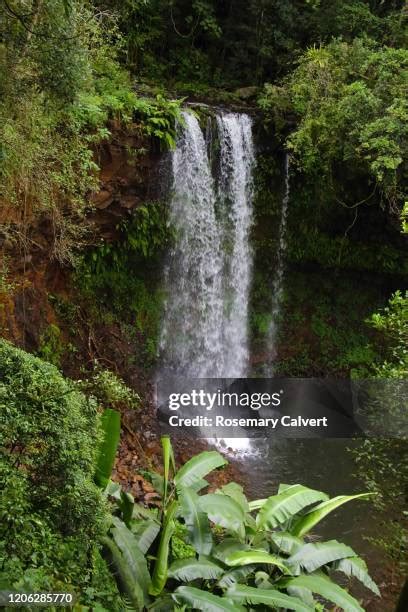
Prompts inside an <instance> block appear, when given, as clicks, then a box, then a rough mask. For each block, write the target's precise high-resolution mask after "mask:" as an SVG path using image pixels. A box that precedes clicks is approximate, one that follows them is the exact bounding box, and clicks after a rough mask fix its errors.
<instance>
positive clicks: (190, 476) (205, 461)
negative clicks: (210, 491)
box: [174, 451, 228, 488]
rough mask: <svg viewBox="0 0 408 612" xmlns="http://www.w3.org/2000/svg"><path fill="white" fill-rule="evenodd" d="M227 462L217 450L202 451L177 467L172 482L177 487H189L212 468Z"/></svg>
mask: <svg viewBox="0 0 408 612" xmlns="http://www.w3.org/2000/svg"><path fill="white" fill-rule="evenodd" d="M227 463H228V461H227V460H226V459H224V457H223V456H222V455H221V454H220V453H218V452H217V451H204V452H202V453H200V454H199V455H195V456H194V457H192V458H191V459H189V460H188V461H187V463H185V464H184V465H183V467H181V468H180V469H179V471H178V472H177V474H176V475H175V476H174V482H175V484H176V486H177V488H179V487H190V486H191V485H193V484H194V483H195V482H197V481H198V480H201V479H202V478H204V476H206V475H207V474H209V472H211V471H212V470H215V469H217V468H219V467H221V466H223V465H226V464H227Z"/></svg>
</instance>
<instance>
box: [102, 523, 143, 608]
mask: <svg viewBox="0 0 408 612" xmlns="http://www.w3.org/2000/svg"><path fill="white" fill-rule="evenodd" d="M112 523H113V525H114V527H113V529H112V530H111V532H112V537H113V539H114V541H115V544H116V545H117V547H118V548H119V550H120V551H121V553H122V555H123V559H124V560H125V562H126V564H127V566H128V568H129V571H130V572H131V575H132V578H133V580H134V581H135V582H137V583H138V584H139V586H140V588H141V589H142V592H143V595H144V599H145V601H147V599H148V590H149V586H150V575H149V571H148V569H147V561H146V558H145V556H144V554H143V553H142V551H141V550H140V548H139V547H138V545H137V542H136V538H135V536H134V535H133V533H132V532H131V531H130V530H129V529H128V528H127V527H126V525H125V524H124V523H123V522H122V521H121V520H119V519H118V518H117V517H113V519H112Z"/></svg>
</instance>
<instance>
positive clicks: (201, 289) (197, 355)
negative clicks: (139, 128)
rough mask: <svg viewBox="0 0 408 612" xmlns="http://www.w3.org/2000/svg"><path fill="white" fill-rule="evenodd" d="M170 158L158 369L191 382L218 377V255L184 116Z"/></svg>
mask: <svg viewBox="0 0 408 612" xmlns="http://www.w3.org/2000/svg"><path fill="white" fill-rule="evenodd" d="M183 121H184V126H183V128H180V129H179V135H178V139H177V146H176V149H175V151H174V152H173V153H172V175H173V185H172V197H171V202H170V213H169V214H170V225H171V227H172V229H173V231H174V233H175V240H174V246H173V248H172V250H171V252H170V254H169V258H168V265H167V266H166V269H165V289H166V294H167V300H166V303H165V312H164V320H163V325H162V331H161V351H162V355H163V366H164V368H166V369H169V370H172V371H173V372H176V373H177V374H182V375H185V376H191V377H211V376H217V373H218V372H220V371H221V368H222V362H223V346H222V320H223V296H222V252H221V244H220V233H219V228H218V223H217V219H216V215H215V203H216V198H215V186H214V181H213V178H212V176H211V171H210V167H209V163H208V157H207V149H206V143H205V140H204V137H203V134H202V131H201V128H200V125H199V123H198V121H197V119H196V117H195V116H194V115H193V114H192V113H188V112H184V113H183Z"/></svg>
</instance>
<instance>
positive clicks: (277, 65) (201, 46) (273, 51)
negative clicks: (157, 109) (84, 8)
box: [103, 0, 405, 96]
mask: <svg viewBox="0 0 408 612" xmlns="http://www.w3.org/2000/svg"><path fill="white" fill-rule="evenodd" d="M103 5H104V6H105V7H107V8H109V9H111V8H113V9H116V11H117V14H118V24H119V28H120V30H121V32H122V34H123V41H124V46H123V48H122V56H123V60H124V61H126V62H127V64H128V65H129V66H130V68H131V69H132V71H133V72H134V73H135V74H137V75H138V76H140V75H142V76H143V77H144V78H146V79H154V81H156V82H160V83H163V82H167V83H169V84H170V85H176V87H177V89H178V90H180V89H184V90H189V92H191V93H193V94H194V93H196V92H197V91H198V92H200V93H199V95H200V94H201V95H203V94H204V96H205V88H207V89H208V88H209V87H214V86H215V87H217V88H218V91H220V89H222V90H225V89H227V90H231V89H233V88H235V87H243V86H246V85H250V84H260V83H262V82H264V81H270V82H273V81H274V80H275V79H276V77H279V76H281V75H282V74H286V73H287V72H288V71H289V70H290V69H291V68H292V67H293V66H294V65H295V64H296V61H297V59H298V56H299V50H300V49H304V48H306V47H308V46H310V45H313V44H320V43H321V42H323V43H325V42H328V41H330V40H331V38H332V37H333V36H338V37H343V39H344V40H346V41H350V40H353V39H354V38H355V37H358V36H360V37H364V36H371V37H373V38H377V39H380V40H383V41H384V42H385V43H389V44H390V46H398V45H400V46H403V41H404V36H405V33H404V12H403V8H402V5H403V3H402V2H400V1H397V2H389V3H374V2H370V3H367V2H364V1H363V0H339V1H337V2H320V0H310V1H308V2H293V1H291V0H285V1H283V2H282V1H278V0H262V2H259V0H248V1H246V2H243V1H242V0H235V1H234V2H233V3H232V2H216V1H215V0H193V1H187V0H172V2H171V3H170V5H169V3H168V2H163V1H162V0H152V1H150V2H145V1H139V0H127V1H126V2H119V1H118V0H106V1H105V2H104V3H103ZM221 93H222V94H223V93H224V91H222V92H221Z"/></svg>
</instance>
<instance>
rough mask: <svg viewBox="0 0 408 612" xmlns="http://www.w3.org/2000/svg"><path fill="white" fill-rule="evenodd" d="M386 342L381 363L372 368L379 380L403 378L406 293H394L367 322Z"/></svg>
mask: <svg viewBox="0 0 408 612" xmlns="http://www.w3.org/2000/svg"><path fill="white" fill-rule="evenodd" d="M368 322H369V323H370V325H371V326H372V327H373V328H374V329H376V330H377V331H378V332H379V333H380V334H381V336H383V338H384V339H385V340H386V342H385V346H384V349H383V352H382V357H383V361H382V363H381V364H379V365H376V366H375V368H374V372H375V375H376V376H377V377H379V378H405V377H406V376H407V375H408V349H407V346H408V292H405V294H402V293H401V291H396V292H395V293H394V295H393V296H392V297H391V298H390V300H389V303H388V306H386V307H385V308H384V309H383V311H382V312H379V313H375V314H373V315H372V316H371V318H370V319H369V320H368Z"/></svg>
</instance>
